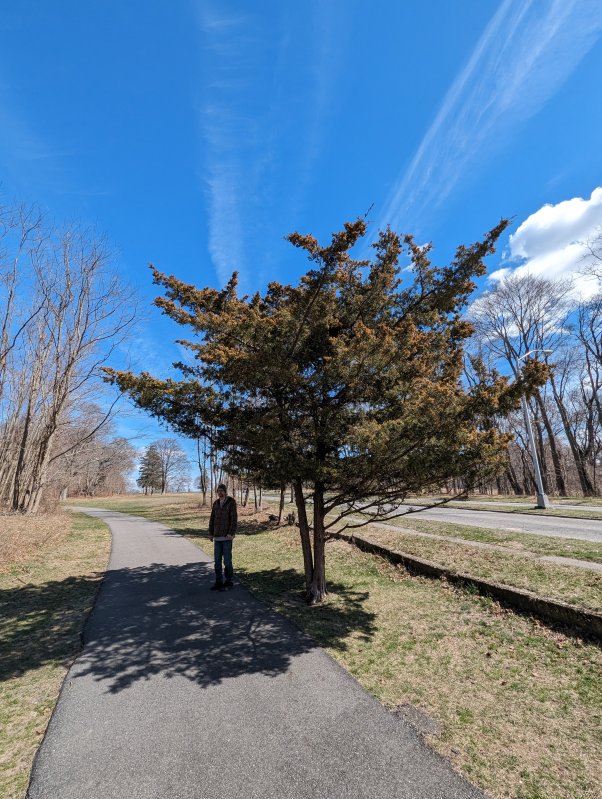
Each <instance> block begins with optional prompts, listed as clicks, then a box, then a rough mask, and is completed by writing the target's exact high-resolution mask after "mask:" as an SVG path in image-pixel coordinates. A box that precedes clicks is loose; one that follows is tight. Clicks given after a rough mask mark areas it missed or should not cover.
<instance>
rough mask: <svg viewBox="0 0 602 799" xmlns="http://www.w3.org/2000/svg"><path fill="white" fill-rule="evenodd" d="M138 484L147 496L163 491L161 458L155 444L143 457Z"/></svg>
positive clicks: (148, 448)
mask: <svg viewBox="0 0 602 799" xmlns="http://www.w3.org/2000/svg"><path fill="white" fill-rule="evenodd" d="M136 483H137V484H138V486H139V487H140V488H141V489H142V490H143V491H144V493H145V494H149V493H150V494H153V493H154V492H155V491H161V486H162V470H161V458H160V456H159V453H158V452H157V448H156V446H155V445H154V444H151V445H150V446H148V447H147V448H146V450H145V452H144V455H143V456H142V459H141V461H140V468H139V472H138V479H137V480H136Z"/></svg>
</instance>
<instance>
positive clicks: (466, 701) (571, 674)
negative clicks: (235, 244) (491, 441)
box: [91, 496, 602, 799]
mask: <svg viewBox="0 0 602 799" xmlns="http://www.w3.org/2000/svg"><path fill="white" fill-rule="evenodd" d="M91 504H95V505H101V506H103V507H111V508H113V509H116V510H123V511H126V512H131V513H134V514H137V515H141V516H145V517H147V518H152V519H156V520H160V521H161V522H163V523H164V524H167V525H168V526H170V527H172V528H174V529H176V530H178V531H179V532H181V533H182V534H184V535H187V536H188V537H189V538H190V539H191V540H193V541H196V542H197V543H198V544H199V545H200V546H202V547H203V548H205V550H206V551H209V546H210V545H209V542H208V540H207V539H206V533H205V531H206V527H207V510H206V509H200V508H199V506H198V500H196V501H193V500H192V499H191V497H185V496H181V497H164V498H161V497H138V498H133V499H122V500H115V501H111V502H105V501H101V500H96V501H95V502H93V503H91ZM239 533H240V534H239V536H238V537H237V539H236V542H235V568H236V570H237V574H238V576H239V577H240V579H241V580H242V581H243V582H244V583H245V584H246V585H247V586H248V587H249V588H250V589H251V590H252V591H253V592H254V593H255V594H256V595H257V596H258V597H260V598H261V599H263V600H264V601H265V602H267V603H268V604H270V605H271V606H272V607H274V608H275V609H276V610H278V611H279V612H281V613H283V614H284V615H286V616H287V617H289V618H290V619H292V620H293V621H294V622H295V623H297V624H298V625H299V626H300V627H302V628H303V629H304V630H306V631H307V632H308V633H309V634H310V635H311V636H312V637H313V638H314V639H315V640H316V641H317V642H319V643H320V644H321V645H322V646H323V647H324V648H325V649H326V650H327V651H328V652H330V654H331V655H332V656H333V657H334V658H336V659H337V660H338V661H339V662H340V663H341V665H343V666H344V667H345V668H346V669H347V670H348V671H349V672H350V673H351V674H353V675H354V676H355V677H356V678H357V679H358V680H359V682H360V683H361V684H362V685H364V686H365V687H366V688H367V689H368V690H369V691H370V692H372V693H373V694H374V695H375V696H376V697H377V698H378V699H379V700H380V701H381V702H382V703H383V704H384V705H385V706H386V707H388V708H390V709H391V710H395V709H398V708H403V707H404V706H407V705H413V706H415V707H417V708H419V709H421V710H422V711H424V712H425V713H427V714H428V715H429V716H430V717H431V718H432V719H434V720H435V721H436V722H437V724H438V726H439V733H438V734H434V735H431V736H430V737H429V741H430V743H431V745H432V746H433V747H434V748H435V749H436V750H437V751H439V752H441V753H442V754H443V755H445V756H446V757H448V758H449V759H450V760H451V761H452V763H453V764H454V766H455V767H456V768H457V769H459V770H461V771H462V772H463V773H464V774H465V775H466V776H467V777H468V778H469V779H470V780H471V781H472V782H474V783H475V784H477V785H479V786H480V787H482V788H484V789H485V790H487V791H488V792H489V793H490V794H491V795H492V796H494V797H499V798H500V799H501V798H502V797H504V798H506V797H508V798H511V799H599V797H600V795H602V705H601V703H600V696H601V695H602V676H601V675H602V651H601V650H600V648H599V647H597V646H595V645H593V644H591V643H588V642H585V641H583V640H581V639H579V638H577V637H572V636H570V635H566V634H564V633H563V632H561V631H558V630H553V629H550V628H548V627H546V626H545V625H543V624H540V623H539V622H537V621H535V620H533V619H530V618H528V617H525V616H521V615H519V614H515V613H513V612H511V611H507V610H505V609H503V608H501V607H500V606H499V605H498V604H497V603H496V602H494V601H492V600H490V599H485V598H482V597H479V596H478V595H476V594H474V593H471V592H470V591H467V590H462V589H458V588H454V587H451V586H450V585H449V584H448V583H447V582H445V581H442V580H433V579H429V578H424V577H414V576H410V575H409V574H408V573H407V572H405V571H404V570H403V569H402V568H400V567H396V566H393V565H391V564H389V563H387V562H385V561H383V560H381V559H380V558H377V557H375V556H373V555H369V554H366V553H362V552H360V551H358V550H357V549H355V548H353V547H351V546H349V545H347V544H345V543H343V542H339V541H332V542H330V543H329V544H328V545H327V577H328V583H329V590H330V594H329V597H328V601H327V602H325V603H324V604H323V605H320V606H318V607H314V608H308V607H306V606H305V605H304V604H303V602H302V600H301V592H302V588H303V575H302V559H301V551H300V546H299V542H298V531H297V530H296V529H294V528H280V529H278V530H274V529H270V528H268V527H267V526H266V525H265V524H264V523H262V522H261V519H258V518H256V517H254V516H252V515H249V516H245V515H242V514H241V524H240V528H239ZM433 559H437V558H436V557H435V556H434V555H433ZM571 571H572V570H571ZM579 574H581V573H579ZM546 579H554V574H553V573H549V574H548V577H547V578H546ZM542 586H543V587H546V583H545V581H544V582H543V583H542ZM551 591H552V588H551V587H550V586H547V590H546V591H545V593H547V594H549V593H550V592H551Z"/></svg>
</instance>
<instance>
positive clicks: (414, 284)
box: [108, 219, 545, 602]
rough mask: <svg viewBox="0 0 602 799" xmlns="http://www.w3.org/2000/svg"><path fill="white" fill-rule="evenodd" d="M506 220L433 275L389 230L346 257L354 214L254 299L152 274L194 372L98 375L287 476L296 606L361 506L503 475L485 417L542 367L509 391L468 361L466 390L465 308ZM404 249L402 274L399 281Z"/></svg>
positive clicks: (264, 480)
mask: <svg viewBox="0 0 602 799" xmlns="http://www.w3.org/2000/svg"><path fill="white" fill-rule="evenodd" d="M506 225H507V222H506V221H502V222H501V223H500V224H499V225H498V226H497V227H495V228H494V229H493V230H491V231H490V232H489V233H488V234H487V235H486V236H485V237H484V240H483V241H482V242H478V243H476V244H474V245H472V246H471V247H464V246H460V247H459V248H458V249H457V251H456V255H455V258H454V260H453V262H452V263H451V264H450V266H448V267H444V268H437V267H434V266H432V265H431V262H430V260H429V257H428V253H429V249H430V248H429V246H423V247H420V246H418V245H416V244H415V242H414V241H413V239H412V237H411V236H406V237H405V238H404V240H403V242H402V241H401V240H400V238H399V237H398V236H397V235H396V234H395V233H393V232H392V231H390V230H386V231H384V232H382V233H381V234H380V236H379V238H378V241H377V242H376V244H375V245H374V250H375V257H374V259H373V260H372V261H371V262H370V261H356V260H353V259H352V258H351V256H350V254H349V250H350V249H351V248H352V247H353V246H354V245H355V244H356V243H357V242H358V240H359V239H360V238H361V237H362V236H363V235H364V234H365V232H366V225H365V222H364V221H363V220H361V219H360V220H357V221H356V222H353V223H347V224H345V226H344V229H343V230H342V231H340V232H338V233H335V234H334V235H333V237H332V240H331V242H330V243H329V244H328V245H327V246H325V247H322V246H320V244H319V243H318V242H317V241H316V239H315V238H313V237H312V236H303V235H300V234H298V233H294V234H292V235H291V236H289V237H288V238H289V241H290V242H291V243H292V244H293V245H294V246H295V247H297V248H299V249H302V250H304V251H305V252H306V254H307V256H308V258H309V260H310V262H311V264H312V268H311V269H310V270H309V271H308V272H307V274H305V275H304V276H303V277H302V278H301V280H300V282H299V284H298V285H297V286H290V285H282V284H280V283H276V282H273V283H271V284H270V285H269V286H268V289H267V291H266V292H265V294H264V295H263V296H262V295H261V294H259V293H257V294H255V295H254V296H253V297H250V298H249V297H239V296H238V295H237V291H236V285H237V279H236V273H235V274H234V275H233V277H232V279H231V280H230V282H229V283H228V285H227V286H226V288H225V289H224V290H223V291H216V290H214V289H210V288H206V289H200V290H199V289H197V288H195V287H194V286H191V285H188V284H185V283H182V282H181V281H179V280H177V279H176V278H175V277H173V276H171V277H170V276H166V275H164V274H162V273H160V272H158V271H157V270H156V269H154V267H152V269H153V278H154V282H155V283H157V284H159V285H161V286H162V287H163V288H164V290H165V296H164V297H160V298H158V299H157V300H156V301H155V302H156V305H158V307H160V308H161V309H162V310H163V311H164V312H165V313H166V314H167V315H168V316H170V317H171V318H172V319H174V320H175V321H176V322H178V323H179V324H182V325H185V326H188V327H190V328H191V329H192V331H193V332H194V333H195V335H196V336H197V338H196V339H195V340H194V341H192V342H180V343H181V344H184V345H185V346H186V347H188V348H189V349H190V350H191V351H192V352H193V353H194V355H195V358H196V360H197V365H195V366H192V367H191V366H189V365H187V364H178V366H179V368H180V369H181V370H182V373H183V376H184V379H183V380H181V381H175V380H159V379H157V378H154V377H152V376H151V375H149V374H147V373H143V374H142V375H140V376H135V375H133V374H131V373H129V372H109V373H108V374H109V377H108V379H110V380H112V381H114V382H116V383H118V384H119V386H120V388H121V389H122V390H124V391H126V392H128V393H129V394H130V396H131V397H132V398H133V399H134V401H135V402H136V403H137V404H138V405H139V406H140V407H143V408H146V409H147V410H148V411H150V412H151V413H152V414H154V415H155V416H157V417H159V418H161V419H163V420H165V421H167V422H168V423H169V424H170V425H171V426H172V427H173V428H174V429H176V430H178V431H179V432H181V433H184V434H185V435H189V436H191V437H198V436H202V435H208V436H210V437H211V438H212V441H213V442H214V444H215V445H216V446H218V447H219V448H220V449H222V450H223V451H224V452H225V453H226V460H227V463H226V465H227V470H228V472H229V473H230V474H237V473H238V474H244V475H246V476H247V477H250V478H251V479H253V480H255V481H257V482H258V483H259V484H263V485H280V484H281V483H282V482H287V483H292V485H293V486H294V491H295V499H296V504H297V511H298V519H299V529H300V535H301V544H302V551H303V559H304V567H305V578H306V588H307V595H308V600H309V601H310V602H316V601H320V600H321V599H322V598H323V597H324V595H325V592H326V582H325V541H326V537H327V532H328V530H329V529H331V528H333V526H335V525H337V526H338V527H339V528H340V526H341V524H344V525H345V527H354V526H357V525H358V524H362V523H365V522H363V521H362V520H360V521H359V522H358V521H356V519H357V514H358V512H364V513H368V514H370V515H371V516H372V517H373V518H374V517H375V518H380V519H387V518H392V517H393V516H394V515H395V514H396V513H399V508H400V504H401V503H402V502H403V500H404V499H405V498H406V496H407V495H408V494H410V493H415V492H419V491H421V490H423V489H427V488H433V487H435V488H438V487H439V486H440V485H441V484H442V483H443V482H444V481H446V480H448V479H450V478H453V477H459V476H461V477H462V478H463V480H464V481H465V482H466V483H467V484H469V485H470V483H471V482H474V481H475V480H477V479H487V478H490V477H491V476H492V475H494V474H495V473H497V472H498V471H499V470H500V469H501V468H502V466H503V463H504V453H505V448H506V444H507V442H508V436H505V435H503V434H500V433H499V432H498V431H497V430H496V429H495V427H494V425H493V424H492V423H491V419H492V417H493V415H494V414H497V415H504V414H507V413H508V412H510V411H511V410H512V409H513V408H515V407H516V406H517V403H518V401H519V397H520V394H521V392H522V391H524V390H529V389H530V387H532V386H534V385H536V384H539V383H541V382H542V381H543V379H544V371H545V369H544V368H542V367H541V365H540V364H537V363H535V362H531V363H530V364H527V365H526V368H525V371H524V377H523V379H522V380H520V381H516V382H515V383H514V384H512V385H510V384H509V383H508V381H507V380H506V378H503V377H501V376H499V375H498V374H496V373H495V372H489V371H487V370H486V369H485V368H484V366H483V365H482V364H481V363H478V362H477V361H475V362H474V364H473V365H474V368H475V373H476V375H477V379H476V381H475V382H474V383H472V384H471V385H470V386H469V387H466V386H465V385H464V384H463V381H462V369H463V363H464V343H465V341H466V339H467V338H468V337H469V336H470V334H471V332H472V327H471V325H470V324H469V323H468V322H467V321H466V320H464V319H463V318H462V316H461V312H462V310H463V308H464V307H465V305H466V302H467V300H468V298H469V296H470V294H471V292H472V291H473V290H474V288H475V285H474V283H473V278H474V277H476V276H480V275H483V274H484V273H485V266H484V263H483V259H484V257H485V256H486V255H488V254H489V253H491V252H493V250H494V244H495V242H496V240H497V238H498V237H499V235H500V234H501V232H502V231H503V230H504V228H505V227H506ZM404 245H405V249H406V251H407V253H408V255H409V257H410V259H411V261H412V266H413V272H414V277H413V280H411V282H410V284H409V285H408V286H407V287H403V286H402V285H401V280H400V274H401V273H400V269H399V266H398V261H399V257H400V254H401V252H402V249H403V248H404ZM308 501H309V502H310V503H311V505H309V506H308ZM308 510H311V516H312V519H311V523H310V519H309V518H308ZM312 539H313V540H312Z"/></svg>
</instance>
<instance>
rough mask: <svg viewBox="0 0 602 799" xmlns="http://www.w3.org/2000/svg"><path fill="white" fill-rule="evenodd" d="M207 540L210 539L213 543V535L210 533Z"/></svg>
mask: <svg viewBox="0 0 602 799" xmlns="http://www.w3.org/2000/svg"><path fill="white" fill-rule="evenodd" d="M209 540H210V541H211V543H213V536H212V535H210V536H209Z"/></svg>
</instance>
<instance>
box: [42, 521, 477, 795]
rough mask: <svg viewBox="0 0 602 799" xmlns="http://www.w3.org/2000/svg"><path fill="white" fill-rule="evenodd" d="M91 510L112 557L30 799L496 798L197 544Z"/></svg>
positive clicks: (156, 527) (159, 528)
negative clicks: (214, 566) (217, 579)
mask: <svg viewBox="0 0 602 799" xmlns="http://www.w3.org/2000/svg"><path fill="white" fill-rule="evenodd" d="M80 510H83V511H84V512H85V513H89V514H90V515H93V516H98V517H100V518H102V519H104V520H105V521H107V522H108V524H109V525H110V527H111V530H112V533H113V548H112V552H111V559H110V563H109V569H108V572H107V575H106V579H105V581H104V583H103V586H102V588H101V590H100V593H99V596H98V600H97V603H96V606H95V608H94V611H93V613H92V615H91V617H90V619H89V621H88V623H87V625H86V629H85V646H84V649H83V651H82V654H81V655H80V657H79V658H78V659H77V660H76V662H75V663H74V665H73V666H72V668H71V670H70V671H69V674H68V675H67V678H66V680H65V683H64V686H63V690H62V692H61V696H60V698H59V702H58V704H57V707H56V710H55V712H54V714H53V716H52V719H51V721H50V724H49V727H48V731H47V733H46V736H45V738H44V741H43V743H42V746H41V748H40V751H39V753H38V756H37V758H36V761H35V764H34V769H33V774H32V781H31V784H30V788H29V791H28V797H29V799H81V797H84V796H98V797H102V799H122V798H123V799H147V797H152V798H153V799H155V798H156V799H184V798H186V799H188V798H189V797H190V799H214V797H215V799H223V797H244V799H255V798H258V799H259V798H261V799H263V797H273V799H289V797H290V799H310V798H311V799H360V797H362V799H363V797H366V799H367V798H368V797H370V799H381V798H382V799H385V798H386V799H479V798H480V799H483V794H482V793H480V792H479V791H477V790H476V789H475V788H473V787H472V786H470V785H469V784H468V783H466V782H465V781H464V780H463V779H461V778H460V777H459V776H458V775H457V774H455V773H454V772H453V771H452V769H451V767H450V766H449V764H448V763H447V762H446V761H445V760H443V759H442V758H440V757H438V756H437V755H436V754H435V753H434V752H432V751H431V750H430V749H429V748H428V747H426V746H425V745H424V744H423V743H422V741H421V739H420V738H419V736H418V735H417V734H416V733H415V731H414V729H413V728H412V727H411V726H410V725H409V723H408V722H406V721H405V720H404V719H402V718H399V717H397V716H395V715H394V714H392V713H389V712H388V711H386V710H385V709H384V708H383V707H382V706H381V705H380V704H379V703H378V702H377V701H376V700H375V699H374V698H373V697H371V696H370V695H369V694H367V693H366V692H365V691H364V690H363V689H362V688H361V687H360V686H359V685H358V684H357V683H356V682H355V680H353V679H352V678H351V677H350V676H349V675H348V674H347V673H346V672H345V671H344V670H343V669H341V668H340V667H339V666H338V665H337V664H336V663H335V662H334V661H333V660H332V659H331V658H330V657H328V655H326V653H325V652H324V651H322V650H321V649H319V648H318V647H316V646H315V645H314V644H313V643H312V642H311V641H310V640H309V639H308V638H306V637H305V636H304V635H303V634H302V633H300V632H299V631H298V630H297V629H296V628H294V627H293V626H292V625H290V624H289V623H288V622H287V621H286V620H284V619H283V618H281V617H280V616H278V615H276V614H274V613H272V612H271V611H269V610H268V609H267V608H266V607H265V606H264V605H263V604H262V603H260V602H259V601H257V600H256V599H254V598H253V597H252V596H251V595H250V594H249V593H248V592H247V591H246V590H245V589H244V588H243V587H242V586H241V585H236V586H235V588H234V589H233V590H232V591H229V592H226V593H216V592H211V591H209V590H208V589H209V586H210V584H211V578H212V575H211V568H210V564H209V558H208V557H207V556H206V555H205V554H204V553H203V552H202V551H201V550H199V549H198V548H197V547H196V546H195V545H194V544H192V543H191V542H189V541H187V540H186V539H185V538H183V537H181V536H179V535H177V534H175V533H173V532H172V531H170V530H169V529H168V528H166V527H164V526H163V525H160V524H157V523H154V522H149V521H146V520H144V519H140V518H137V517H131V516H126V515H125V514H121V513H117V512H114V511H105V510H95V509H91V508H81V509H80ZM235 565H236V560H235ZM366 645H367V646H369V645H370V644H369V643H367V644H366Z"/></svg>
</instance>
